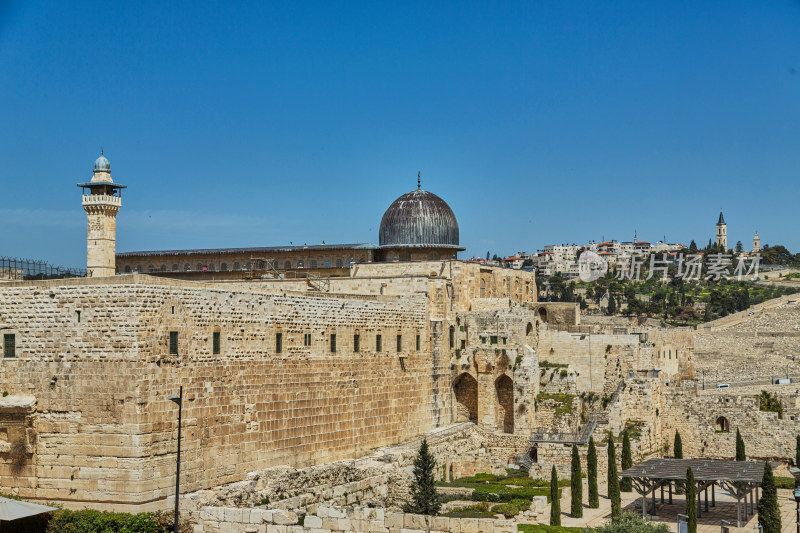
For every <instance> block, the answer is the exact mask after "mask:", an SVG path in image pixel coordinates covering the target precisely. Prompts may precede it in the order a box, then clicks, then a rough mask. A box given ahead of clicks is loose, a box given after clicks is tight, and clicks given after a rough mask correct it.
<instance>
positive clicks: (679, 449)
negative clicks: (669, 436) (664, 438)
mask: <svg viewBox="0 0 800 533" xmlns="http://www.w3.org/2000/svg"><path fill="white" fill-rule="evenodd" d="M672 457H674V458H675V459H683V442H682V441H681V434H680V433H679V432H678V431H676V432H675V442H674V444H673V446H672Z"/></svg>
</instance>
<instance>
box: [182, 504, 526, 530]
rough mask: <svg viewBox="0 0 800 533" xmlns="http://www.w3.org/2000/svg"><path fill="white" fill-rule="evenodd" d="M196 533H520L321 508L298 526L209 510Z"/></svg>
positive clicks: (256, 512)
mask: <svg viewBox="0 0 800 533" xmlns="http://www.w3.org/2000/svg"><path fill="white" fill-rule="evenodd" d="M191 519H192V521H193V522H196V523H197V527H196V528H195V532H196V533H222V532H225V533H306V532H309V533H344V532H353V533H378V532H386V533H516V532H517V526H516V524H515V523H514V522H513V521H511V520H493V519H477V518H448V517H445V516H435V517H431V516H423V515H415V514H408V513H396V512H391V511H386V510H384V509H376V508H369V507H354V508H348V509H341V508H338V507H332V506H327V505H319V506H317V507H316V508H315V509H314V510H313V512H311V513H309V514H307V515H305V517H304V519H303V525H298V521H299V519H298V516H297V515H296V514H295V513H292V512H287V511H282V510H274V509H237V508H225V507H205V508H203V509H202V510H200V511H197V512H195V513H192V516H191Z"/></svg>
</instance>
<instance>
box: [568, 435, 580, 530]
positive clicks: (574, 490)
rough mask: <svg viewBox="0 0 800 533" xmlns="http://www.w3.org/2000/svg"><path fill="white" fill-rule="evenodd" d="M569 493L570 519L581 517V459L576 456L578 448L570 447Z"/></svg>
mask: <svg viewBox="0 0 800 533" xmlns="http://www.w3.org/2000/svg"><path fill="white" fill-rule="evenodd" d="M570 491H571V497H572V501H571V502H570V507H569V514H571V515H572V518H581V517H583V481H582V480H581V458H580V456H579V455H578V447H577V446H576V445H575V444H573V445H572V465H571V468H570Z"/></svg>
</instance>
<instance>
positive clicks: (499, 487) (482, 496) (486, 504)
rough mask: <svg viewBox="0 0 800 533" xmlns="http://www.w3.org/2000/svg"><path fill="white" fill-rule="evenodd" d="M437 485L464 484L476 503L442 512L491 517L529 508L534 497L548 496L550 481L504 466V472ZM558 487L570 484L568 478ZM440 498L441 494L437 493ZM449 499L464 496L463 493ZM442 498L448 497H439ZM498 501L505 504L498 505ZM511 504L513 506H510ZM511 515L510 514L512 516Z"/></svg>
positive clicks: (561, 481) (461, 485) (460, 515)
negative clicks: (503, 473) (497, 474)
mask: <svg viewBox="0 0 800 533" xmlns="http://www.w3.org/2000/svg"><path fill="white" fill-rule="evenodd" d="M436 485H437V486H439V487H464V488H469V489H472V490H473V492H472V495H471V496H470V497H469V499H471V500H473V501H475V502H476V504H475V505H471V506H469V507H467V508H464V509H460V510H457V511H452V512H450V513H447V514H445V515H444V516H449V517H452V518H492V517H494V515H496V514H498V513H502V512H506V513H513V514H516V513H517V512H519V511H524V510H526V509H528V507H530V504H531V501H532V500H533V497H534V496H547V497H548V500H549V497H550V482H549V481H545V480H543V479H533V478H530V477H528V475H527V472H523V471H520V470H514V469H507V470H506V475H504V476H496V475H494V474H476V475H474V476H470V477H464V478H459V479H456V480H453V481H451V482H449V483H448V482H443V481H438V482H437V483H436ZM558 485H559V487H566V486H569V479H562V480H559V482H558ZM440 498H442V496H441V495H440ZM451 499H464V497H463V496H459V497H454V498H451ZM442 500H443V501H447V500H448V499H447V498H446V497H445V498H442ZM500 504H507V505H503V506H502V507H500ZM512 507H513V508H512ZM513 514H512V516H513Z"/></svg>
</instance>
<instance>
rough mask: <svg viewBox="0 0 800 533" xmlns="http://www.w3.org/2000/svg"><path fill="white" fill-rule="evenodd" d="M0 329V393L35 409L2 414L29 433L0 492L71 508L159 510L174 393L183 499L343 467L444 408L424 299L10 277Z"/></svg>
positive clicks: (166, 490) (140, 280)
mask: <svg viewBox="0 0 800 533" xmlns="http://www.w3.org/2000/svg"><path fill="white" fill-rule="evenodd" d="M0 334H10V335H14V338H15V343H16V357H13V358H11V357H8V358H3V359H2V360H1V361H0V391H3V392H8V393H9V395H21V394H24V395H27V396H32V397H33V398H34V399H35V409H32V410H31V412H29V413H23V414H22V415H19V416H22V417H23V418H22V419H21V420H17V421H16V422H14V424H16V425H15V427H17V428H18V429H19V428H20V427H22V428H24V427H29V428H30V431H28V432H27V433H24V435H25V439H27V440H26V442H27V443H28V448H27V450H28V451H26V452H25V453H24V454H22V456H21V457H18V456H17V457H15V458H12V457H11V454H10V452H7V453H3V452H2V451H0V484H2V486H3V487H6V488H7V489H12V490H13V491H14V492H15V493H17V494H19V495H20V496H22V497H25V498H30V499H40V500H49V501H60V502H63V503H65V504H66V505H71V506H74V507H82V506H84V505H86V504H87V503H89V502H91V503H92V506H93V507H96V508H108V509H112V508H113V509H114V510H131V511H139V510H146V509H154V508H165V507H166V506H167V498H168V497H169V495H170V494H171V493H172V490H173V488H174V482H175V478H174V475H175V442H176V436H177V412H176V408H175V406H174V404H173V403H172V402H170V401H168V400H167V396H169V395H170V394H173V393H175V392H177V389H178V387H179V386H181V385H182V386H183V387H184V398H185V400H184V408H183V420H184V428H183V439H184V441H183V456H182V476H181V483H182V486H183V491H185V492H190V491H196V490H200V489H204V488H211V487H215V486H219V485H222V484H225V483H230V482H234V481H239V480H242V479H244V478H245V477H246V475H247V473H248V472H252V471H256V470H261V469H265V468H269V467H273V466H277V465H281V464H291V465H293V466H296V467H302V466H308V465H311V464H320V463H327V462H331V461H336V460H340V459H346V458H353V457H358V456H361V455H364V453H365V452H368V451H369V450H371V449H374V448H378V447H382V446H387V445H391V444H395V443H399V442H402V441H405V440H408V439H411V438H413V437H415V436H417V435H419V434H423V433H425V432H427V431H429V430H430V429H431V428H432V427H433V425H434V422H433V418H434V413H435V412H436V411H437V410H440V409H441V410H444V411H446V410H447V406H446V399H440V398H438V397H437V395H436V394H435V392H434V389H433V386H432V383H433V380H432V378H431V373H432V372H433V370H432V368H433V365H432V361H431V357H432V356H431V353H432V352H431V343H430V340H429V337H430V326H429V320H428V317H427V311H426V305H425V297H424V296H423V295H417V296H409V297H385V296H384V297H381V296H375V297H335V296H325V297H323V296H321V295H320V296H313V297H312V296H305V295H292V294H287V293H283V294H271V293H269V292H265V291H259V290H258V289H252V290H247V289H244V288H224V287H219V286H206V285H203V284H196V283H191V282H180V281H173V280H165V279H155V278H150V277H148V276H118V277H116V278H113V279H112V280H109V279H106V280H102V281H98V280H91V279H85V280H63V281H51V282H19V283H10V284H6V285H3V286H2V288H0ZM334 335H335V337H334ZM378 335H381V336H382V339H383V342H382V346H381V347H380V349H376V338H377V336H378ZM417 335H420V337H421V342H420V349H419V350H417V349H416V336H417ZM356 336H358V339H359V340H358V341H356V340H355V339H356ZM171 337H172V339H171ZM356 342H358V350H357V351H356V346H355V344H356ZM398 345H399V350H398ZM217 351H218V352H219V353H215V352H217ZM3 413H4V411H3V407H2V406H0V421H2V420H5V418H4V417H3ZM19 416H18V418H19ZM449 416H450V415H449V412H447V413H446V416H445V418H449ZM0 423H2V422H0ZM2 429H3V428H2V427H0V433H2ZM20 431H21V430H20ZM20 431H16V433H14V434H15V435H18V436H21V435H23V433H21V432H20ZM19 438H22V437H19ZM23 444H24V443H23ZM17 449H19V447H17Z"/></svg>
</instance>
